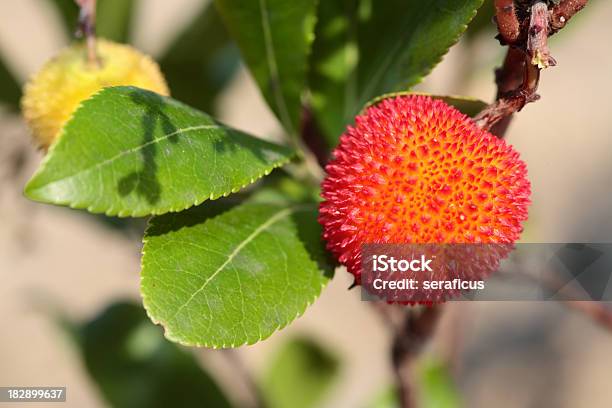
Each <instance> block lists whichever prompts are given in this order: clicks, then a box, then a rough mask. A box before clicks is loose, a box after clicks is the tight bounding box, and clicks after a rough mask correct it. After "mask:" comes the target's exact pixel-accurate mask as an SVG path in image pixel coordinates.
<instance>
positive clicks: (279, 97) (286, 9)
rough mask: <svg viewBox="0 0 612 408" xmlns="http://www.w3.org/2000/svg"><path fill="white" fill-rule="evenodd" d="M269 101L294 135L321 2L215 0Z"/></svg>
mask: <svg viewBox="0 0 612 408" xmlns="http://www.w3.org/2000/svg"><path fill="white" fill-rule="evenodd" d="M215 3H216V5H217V7H218V9H219V11H220V13H221V16H222V17H223V19H224V21H225V24H226V26H227V28H228V29H229V31H230V33H231V34H232V37H233V38H234V39H235V40H236V42H237V43H238V46H239V47H240V51H241V53H242V56H243V57H244V59H245V61H246V63H247V65H248V66H249V68H250V70H251V73H252V74H253V77H254V78H255V81H256V82H257V84H258V85H259V88H260V89H261V91H262V93H263V96H264V97H265V99H266V101H267V102H268V104H269V105H270V107H271V108H272V110H273V111H274V112H275V113H276V115H277V117H278V118H279V120H280V121H281V123H282V124H283V126H284V127H285V129H286V130H287V131H288V132H290V133H295V132H297V131H298V130H299V119H300V111H301V97H302V92H303V91H304V87H305V85H306V76H307V67H308V54H309V52H310V48H311V44H312V41H313V38H314V37H313V32H314V25H315V12H316V3H317V1H316V0H292V1H286V0H247V1H245V0H215Z"/></svg>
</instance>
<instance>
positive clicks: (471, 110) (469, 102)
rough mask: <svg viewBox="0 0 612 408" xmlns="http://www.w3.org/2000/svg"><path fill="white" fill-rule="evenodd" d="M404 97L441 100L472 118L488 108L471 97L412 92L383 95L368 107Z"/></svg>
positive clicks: (484, 103)
mask: <svg viewBox="0 0 612 408" xmlns="http://www.w3.org/2000/svg"><path fill="white" fill-rule="evenodd" d="M404 95H425V96H429V97H431V98H433V99H441V100H443V101H444V102H446V103H447V104H449V105H451V106H454V107H455V108H457V110H459V111H460V112H461V113H464V114H465V115H467V116H470V117H474V116H476V115H477V114H478V113H480V111H482V110H483V109H484V108H486V107H487V104H486V102H483V101H481V100H480V99H476V98H471V97H469V96H458V95H432V94H428V93H425V92H410V91H403V92H392V93H388V94H384V95H381V96H379V97H376V98H374V99H372V100H371V101H370V102H368V104H367V105H366V107H368V106H372V105H376V104H377V103H379V102H380V101H382V100H384V99H387V98H394V97H396V96H404ZM364 109H365V108H364Z"/></svg>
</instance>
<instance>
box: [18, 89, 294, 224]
mask: <svg viewBox="0 0 612 408" xmlns="http://www.w3.org/2000/svg"><path fill="white" fill-rule="evenodd" d="M113 88H134V89H140V88H137V87H131V86H128V87H125V86H121V87H116V86H111V87H105V88H102V89H100V90H98V91H97V92H95V93H94V94H92V95H91V96H90V97H89V98H87V99H85V100H83V101H81V103H79V105H78V106H77V108H76V109H75V110H74V112H73V113H72V115H71V116H70V118H69V119H68V120H67V121H66V123H65V124H64V126H63V127H62V130H61V132H60V134H59V136H58V137H57V138H56V139H55V140H54V142H53V143H52V144H51V146H50V147H49V150H48V151H47V154H46V155H45V156H44V157H43V159H42V161H41V163H40V165H39V166H38V169H37V170H36V171H35V172H34V174H33V175H32V177H31V178H30V180H29V181H28V183H27V184H26V186H25V188H24V195H25V196H26V197H27V198H29V199H30V200H34V201H37V202H41V203H45V204H52V205H57V206H68V207H69V208H72V209H77V210H86V211H88V212H90V213H92V214H104V215H106V216H118V217H122V218H125V217H147V216H150V215H163V214H166V213H169V212H180V211H184V210H186V209H188V208H191V207H194V206H197V205H200V204H202V203H203V202H205V201H207V200H216V199H219V198H222V197H227V196H229V195H230V194H233V193H236V192H238V191H240V190H242V189H243V188H245V187H246V186H248V185H251V184H253V183H254V182H255V181H257V180H259V179H261V178H262V177H265V176H267V175H269V174H270V173H271V172H272V171H273V170H274V169H276V168H279V167H282V166H284V165H285V164H287V163H289V161H291V159H292V158H293V157H294V156H295V152H294V151H291V153H289V154H287V156H286V157H283V158H281V159H280V160H277V161H274V162H272V163H271V164H270V165H271V167H270V168H269V169H266V170H264V171H263V172H261V173H258V174H256V175H255V176H254V177H251V178H250V179H245V180H243V181H240V182H239V186H238V187H235V188H232V189H231V190H230V191H229V192H227V193H221V194H214V193H211V194H210V195H209V196H208V197H204V198H202V199H197V200H194V201H193V202H192V203H190V204H187V205H185V206H182V207H180V206H179V207H167V208H160V209H159V210H153V211H144V212H142V211H122V210H119V209H116V208H114V207H110V208H108V209H106V210H105V209H104V208H103V207H96V206H95V204H91V205H88V204H87V203H86V202H83V201H78V202H69V201H67V200H56V201H51V200H43V199H40V198H38V197H35V196H32V195H31V194H30V191H31V190H30V188H29V186H30V185H31V182H32V180H34V179H35V178H36V177H37V176H38V175H39V174H40V173H42V172H43V170H44V168H45V166H46V164H47V162H48V161H49V160H51V156H52V154H53V152H54V150H55V146H56V145H57V144H58V142H59V140H60V139H61V138H62V137H63V136H64V134H65V132H66V129H67V128H68V126H69V125H70V123H71V122H72V120H73V119H74V117H75V116H76V114H77V113H78V112H79V111H80V110H81V109H83V107H84V106H85V105H87V104H88V103H89V102H90V101H92V100H93V99H94V98H96V97H98V96H99V95H100V94H102V93H103V92H105V91H107V90H109V89H113ZM147 92H152V91H147ZM160 96H162V95H160ZM171 101H174V102H178V103H179V104H180V105H184V104H182V103H181V102H179V101H175V100H173V99H171ZM184 106H187V107H188V108H190V109H194V108H191V107H189V106H188V105H184ZM218 127H219V128H223V127H224V126H223V125H218ZM193 128H197V126H194V127H192V128H186V129H191V130H193ZM167 136H171V135H167ZM251 137H254V136H251ZM254 138H255V137H254ZM151 142H153V141H151ZM277 146H278V145H277ZM278 147H280V146H278ZM283 147H284V146H283ZM287 149H288V148H287ZM88 170H89V169H88ZM69 177H74V175H72V176H69ZM62 180H63V179H62ZM56 181H61V180H56ZM49 184H50V183H49ZM45 185H48V184H45Z"/></svg>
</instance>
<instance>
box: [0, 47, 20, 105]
mask: <svg viewBox="0 0 612 408" xmlns="http://www.w3.org/2000/svg"><path fill="white" fill-rule="evenodd" d="M20 99H21V87H20V86H19V83H18V82H17V80H16V79H15V77H14V76H13V74H11V72H10V71H9V70H8V68H7V67H6V66H5V65H4V61H3V59H2V57H1V56H0V104H6V105H7V106H8V107H9V108H11V109H12V110H17V109H18V108H19V100H20Z"/></svg>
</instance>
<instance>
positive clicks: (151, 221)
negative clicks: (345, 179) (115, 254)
mask: <svg viewBox="0 0 612 408" xmlns="http://www.w3.org/2000/svg"><path fill="white" fill-rule="evenodd" d="M311 207H312V205H297V206H294V207H290V208H287V209H286V210H284V211H287V213H286V215H285V216H286V217H288V216H290V215H291V214H293V213H296V212H300V211H306V210H307V209H309V208H311ZM228 211H229V210H228ZM224 213H225V212H223V213H221V214H218V215H216V216H214V217H211V218H208V219H206V221H204V222H208V221H212V220H214V219H216V218H218V217H220V216H222V215H223V214H224ZM276 216H278V213H277V214H275V215H274V216H273V217H271V218H275V217H276ZM271 218H270V219H271ZM282 218H283V217H279V219H278V220H276V221H275V222H274V223H271V224H269V225H268V227H270V226H272V225H274V224H275V223H276V222H278V221H280V219H282ZM154 224H155V220H154V218H151V219H149V221H148V223H147V228H146V230H145V233H144V235H143V238H142V255H141V257H140V269H141V273H140V296H141V297H142V304H143V306H144V309H145V312H146V313H147V316H148V317H149V319H150V320H151V321H152V322H153V323H154V324H156V325H160V326H161V327H162V328H163V329H164V337H165V338H166V339H168V340H169V341H172V342H174V343H178V344H180V345H182V346H186V347H205V348H210V349H215V350H216V349H226V348H236V347H241V346H250V345H253V344H255V343H258V342H260V341H262V340H265V339H267V338H269V337H271V336H272V335H273V334H274V333H276V332H277V331H279V330H282V329H284V328H285V327H287V326H288V325H289V324H291V323H292V322H293V321H295V320H296V319H298V318H300V317H301V316H303V315H304V313H306V310H308V308H309V307H310V306H312V304H313V303H314V302H315V300H317V299H318V298H319V296H321V292H322V291H323V288H325V286H327V284H328V283H329V281H330V279H324V280H323V283H322V284H321V286H320V287H319V291H318V293H316V294H315V295H314V296H313V297H312V299H309V300H307V301H306V304H305V305H304V309H303V310H302V311H298V312H297V313H296V315H295V317H293V318H291V319H288V320H287V322H286V323H284V324H279V325H278V326H276V327H275V328H273V329H272V330H271V331H270V333H269V334H267V335H265V336H264V335H260V337H259V338H258V339H255V340H253V341H245V342H242V343H230V344H225V343H223V344H221V345H218V344H212V343H200V342H192V341H184V340H183V339H181V338H179V337H177V336H175V335H174V334H173V333H172V332H171V331H170V330H169V329H168V327H167V326H166V324H165V322H162V321H161V320H160V319H157V318H156V317H154V316H153V315H152V314H151V312H150V311H149V307H148V306H147V296H146V295H145V294H144V292H143V290H142V285H143V276H142V271H143V270H144V268H145V256H146V245H147V237H148V232H149V229H151V228H152V227H153V226H154ZM264 224H265V223H264ZM262 225H263V224H262ZM298 241H299V243H300V244H301V245H302V247H303V249H304V252H305V253H306V255H307V256H308V259H309V260H310V261H311V262H312V263H313V264H314V266H315V268H316V269H317V270H319V272H321V274H323V272H324V271H322V270H321V269H320V268H319V266H318V264H317V262H316V261H315V260H314V259H313V258H312V256H311V255H310V252H309V251H308V250H307V249H306V247H305V246H304V243H303V242H302V241H301V240H300V239H299V238H298Z"/></svg>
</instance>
